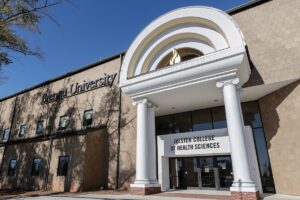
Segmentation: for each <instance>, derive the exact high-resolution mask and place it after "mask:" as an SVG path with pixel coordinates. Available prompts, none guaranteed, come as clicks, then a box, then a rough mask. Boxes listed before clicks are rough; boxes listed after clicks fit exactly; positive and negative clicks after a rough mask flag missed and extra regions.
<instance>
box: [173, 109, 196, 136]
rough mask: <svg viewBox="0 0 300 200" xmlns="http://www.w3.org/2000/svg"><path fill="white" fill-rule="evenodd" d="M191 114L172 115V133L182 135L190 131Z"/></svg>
mask: <svg viewBox="0 0 300 200" xmlns="http://www.w3.org/2000/svg"><path fill="white" fill-rule="evenodd" d="M191 117H192V116H191V113H190V112H186V113H180V114H176V115H174V132H175V133H184V132H190V131H192V118H191Z"/></svg>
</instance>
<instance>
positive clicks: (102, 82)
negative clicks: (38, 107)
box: [42, 73, 117, 103]
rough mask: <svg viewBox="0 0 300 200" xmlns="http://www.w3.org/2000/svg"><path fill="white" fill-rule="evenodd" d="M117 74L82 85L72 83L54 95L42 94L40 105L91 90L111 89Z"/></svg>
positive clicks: (85, 82)
mask: <svg viewBox="0 0 300 200" xmlns="http://www.w3.org/2000/svg"><path fill="white" fill-rule="evenodd" d="M116 76H117V73H115V74H104V76H103V77H100V78H98V79H96V80H93V81H83V82H82V83H73V84H71V85H70V86H68V87H67V88H66V89H62V90H60V91H58V92H56V93H52V94H43V96H42V103H50V102H53V101H57V100H60V99H64V98H66V97H69V96H73V95H76V94H80V93H83V92H87V91H90V90H93V89H97V88H101V87H106V86H109V87H111V86H112V84H113V82H114V80H115V78H116Z"/></svg>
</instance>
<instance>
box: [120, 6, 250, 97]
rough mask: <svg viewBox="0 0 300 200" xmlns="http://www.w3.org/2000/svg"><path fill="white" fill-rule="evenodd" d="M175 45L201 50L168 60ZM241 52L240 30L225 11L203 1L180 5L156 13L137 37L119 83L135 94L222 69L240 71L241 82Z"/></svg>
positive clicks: (246, 70)
mask: <svg viewBox="0 0 300 200" xmlns="http://www.w3.org/2000/svg"><path fill="white" fill-rule="evenodd" d="M174 49H177V50H178V52H179V54H181V52H182V51H183V49H193V50H195V52H201V53H197V54H194V53H193V52H191V55H179V56H187V57H188V58H189V59H182V60H181V59H180V60H181V62H176V63H175V64H174V65H172V66H169V65H167V64H166V63H168V62H167V59H168V58H170V54H171V53H172V52H174ZM194 55H199V57H197V56H194ZM245 55H246V51H245V42H244V38H243V35H242V33H241V31H240V29H239V27H238V26H237V24H236V23H235V22H234V20H233V19H232V18H231V16H229V15H228V14H227V13H225V12H223V11H221V10H218V9H215V8H210V7H201V6H195V7H186V8H180V9H177V10H174V11H171V12H169V13H166V14H165V15H162V16H161V17H159V18H157V19H156V20H154V21H153V22H151V23H150V24H149V25H148V26H146V27H145V28H144V29H143V30H142V31H141V33H140V34H139V35H138V36H137V37H136V38H135V40H134V41H133V42H132V44H131V46H130V47H129V49H128V51H127V52H126V55H125V57H124V59H123V62H122V66H121V74H120V87H121V88H123V89H124V91H125V92H126V93H127V92H128V94H129V93H130V94H129V95H131V94H132V95H133V96H136V98H137V97H138V96H141V95H142V93H143V94H146V93H151V92H153V91H154V90H156V91H158V90H160V89H162V88H168V89H171V85H173V86H174V87H175V85H176V84H177V83H178V82H182V83H184V84H188V82H191V81H195V82H196V81H199V80H200V79H201V80H202V79H203V80H204V77H215V79H216V78H217V77H218V76H219V75H220V74H223V75H222V76H224V74H226V73H227V74H232V73H234V74H236V75H238V76H239V78H240V79H241V83H243V82H245V81H246V80H247V79H248V76H249V74H250V70H249V66H248V64H247V63H248V61H247V58H246V57H245ZM222 60H224V62H223V61H222ZM225 60H226V62H225ZM221 61H222V62H221ZM161 63H164V64H161ZM171 68H172V69H171ZM241 68H243V70H240V69H241ZM210 80H211V78H210ZM189 84H190V83H189ZM173 86H172V87H173ZM181 86H183V84H182V85H181ZM176 87H177V86H176Z"/></svg>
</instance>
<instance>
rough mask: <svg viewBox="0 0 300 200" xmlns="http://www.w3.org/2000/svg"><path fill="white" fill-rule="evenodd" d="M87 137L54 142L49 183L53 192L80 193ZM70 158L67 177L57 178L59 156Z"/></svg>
mask: <svg viewBox="0 0 300 200" xmlns="http://www.w3.org/2000/svg"><path fill="white" fill-rule="evenodd" d="M85 140H86V136H72V137H66V138H62V139H55V140H54V141H53V148H52V157H51V164H50V173H49V174H50V175H49V181H50V183H51V190H52V191H58V192H63V191H70V192H78V191H80V190H81V184H82V180H83V168H84V162H83V161H84V154H85V150H86V145H85ZM64 155H68V156H69V166H68V172H67V176H57V166H58V160H59V156H64Z"/></svg>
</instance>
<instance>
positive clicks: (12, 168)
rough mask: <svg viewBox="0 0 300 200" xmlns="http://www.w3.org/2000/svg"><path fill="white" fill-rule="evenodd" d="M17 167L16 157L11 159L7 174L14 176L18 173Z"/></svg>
mask: <svg viewBox="0 0 300 200" xmlns="http://www.w3.org/2000/svg"><path fill="white" fill-rule="evenodd" d="M16 168H17V160H15V159H13V160H10V162H9V166H8V172H7V175H8V176H14V175H15V173H16Z"/></svg>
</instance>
